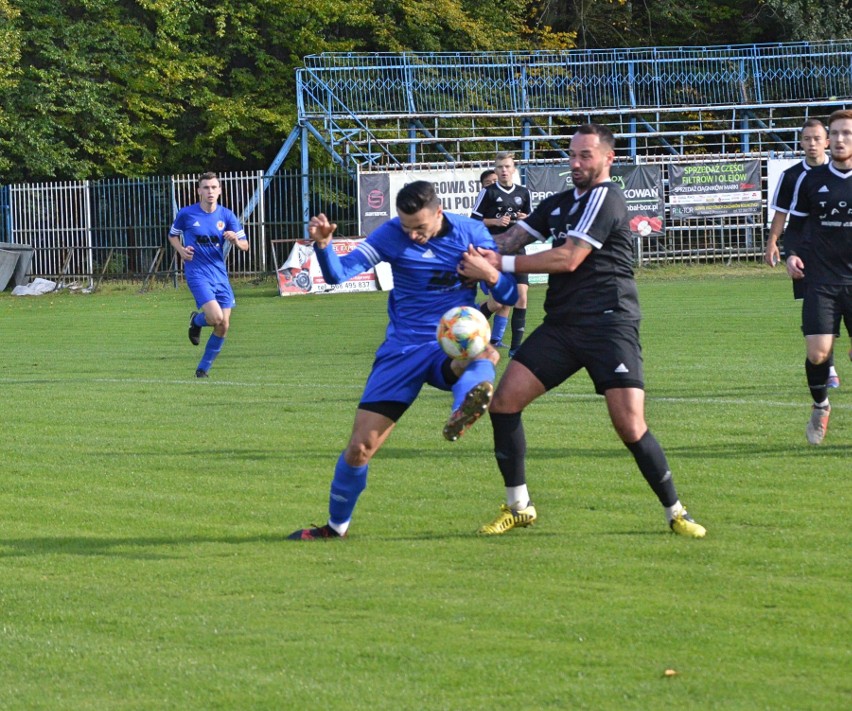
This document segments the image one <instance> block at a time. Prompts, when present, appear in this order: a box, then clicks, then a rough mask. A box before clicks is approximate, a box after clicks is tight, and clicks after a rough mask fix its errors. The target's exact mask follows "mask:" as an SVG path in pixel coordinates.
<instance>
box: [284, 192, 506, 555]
mask: <svg viewBox="0 0 852 711" xmlns="http://www.w3.org/2000/svg"><path fill="white" fill-rule="evenodd" d="M396 209H397V217H395V218H394V219H392V220H390V221H388V222H386V223H385V224H384V225H382V226H381V227H379V228H378V229H376V230H374V231H373V232H372V233H371V234H370V235H369V236H368V237H367V239H366V240H364V241H363V242H361V243H360V244H359V245H358V247H357V248H356V249H355V250H354V251H353V252H351V253H349V254H347V255H346V256H344V257H343V258H340V257H338V256H337V255H336V254H335V252H334V248H333V247H332V246H331V238H332V234H333V233H334V231H335V229H336V228H337V225H335V224H333V223H330V222H329V220H328V218H327V217H326V216H325V215H317V216H315V217H312V218H311V220H310V223H309V224H308V234H309V235H310V237H311V239H312V240H313V241H314V250H315V251H314V253H315V255H316V258H317V261H318V262H319V265H320V268H321V269H322V274H323V277H324V278H325V280H326V281H327V282H329V283H331V284H339V283H341V282H344V281H346V280H347V279H349V278H351V277H353V276H355V275H356V274H360V273H361V272H363V271H365V270H367V269H370V268H371V267H375V266H376V265H377V264H378V263H379V262H382V261H385V262H388V263H389V264H390V265H391V268H392V270H393V280H394V288H393V291H392V292H391V293H390V295H389V297H388V317H389V322H388V327H387V331H386V333H385V340H384V342H383V343H382V344H381V346H379V349H378V350H377V351H376V357H375V361H374V362H373V368H372V370H371V372H370V375H369V377H368V378H367V383H366V385H365V387H364V393H363V395H362V396H361V402H360V403H359V404H358V410H357V412H356V414H355V423H354V425H353V427H352V435H351V437H350V439H349V444H348V445H347V446H346V449H345V450H344V451H343V452H342V453H341V455H340V457H339V458H338V460H337V465H336V466H335V469H334V477H333V479H332V482H331V492H330V496H329V507H328V511H329V518H328V523H326V524H325V525H323V526H319V527H314V528H303V529H299V530H297V531H295V532H294V533H292V534H291V535H290V536H289V537H288V538H290V539H291V540H301V541H307V540H319V539H330V538H341V537H343V536H345V535H346V534H347V531H348V529H349V522H350V519H351V518H352V512H353V511H354V509H355V504H356V502H357V501H358V496H359V495H360V494H361V492H362V491H363V490H364V489H365V487H366V486H367V469H368V466H369V462H370V460H371V459H372V458H373V456H374V455H375V454H376V452H378V450H379V448H380V447H381V446H382V444H383V443H384V442H385V440H386V439H387V438H388V436H389V435H390V433H391V431H392V430H393V428H394V426H395V425H396V423H397V421H398V420H399V418H400V417H402V415H403V414H404V413H405V411H406V410H407V409H408V407H409V406H410V405H411V403H413V402H414V400H415V398H416V397H417V395H418V394H419V392H420V390H421V388H422V387H423V385H424V384H426V383H428V384H429V385H431V386H433V387H435V388H438V389H439V390H450V391H452V394H453V411H452V414H451V415H450V418H449V420H447V423H446V425H445V426H444V431H443V434H444V437H445V438H446V439H448V440H449V441H451V442H454V441H455V440H457V439H458V438H459V437H460V436H461V435H462V434H463V433H464V432H465V431H466V430H467V429H468V428H469V427H470V426H471V425H472V424H473V423H474V422H476V421H477V420H478V419H479V418H480V417H481V416H482V415H483V414H484V413H485V412H486V411H487V410H488V406H489V404H490V403H491V397H492V394H493V392H494V385H493V383H494V376H495V370H494V366H495V364H496V363H497V361H498V360H499V357H500V356H499V354H498V353H497V351H496V350H495V349H494V348H493V347H491V346H489V347H488V348H487V349H486V350H485V352H483V353H482V354H481V355H479V356H478V357H477V358H474V359H472V360H469V361H458V360H452V359H450V358H449V357H448V356H447V355H446V354H445V353H444V352H443V351H442V350H441V346H440V344H439V343H438V340H437V338H436V336H435V331H436V329H437V326H438V322H439V321H440V319H441V316H442V315H443V314H444V312H446V311H447V310H448V309H450V308H452V307H454V306H474V307H475V296H476V286H477V285H476V282H473V281H470V280H468V279H465V278H463V277H462V276H461V275H460V274H459V273H458V266H459V262H460V260H461V258H462V255H465V254H467V255H468V258H467V259H468V261H469V263H471V264H474V263H475V264H476V265H477V266H478V267H479V269H480V270H481V273H482V275H483V279H484V280H485V281H486V282H487V283H488V286H489V288H490V289H491V290H492V293H494V294H495V296H496V297H497V298H499V299H500V302H501V303H505V304H513V303H514V302H515V301H516V300H517V298H518V289H517V284H516V282H515V279H514V278H513V277H512V276H510V275H506V274H501V273H500V272H499V271H498V270H497V269H495V268H493V267H491V266H490V265H489V264H488V263H487V261H486V260H485V259H484V258H482V257H480V256H479V254H478V252H477V251H476V250H477V248H484V249H488V250H496V249H497V245H496V244H495V242H494V240H493V238H492V237H491V235H490V234H489V233H488V230H487V229H485V227H484V226H483V225H482V223H481V222H476V221H475V220H471V219H470V218H468V217H464V216H462V215H452V214H448V213H445V212H444V211H443V209H442V207H441V201H440V199H439V197H438V195H437V194H436V193H435V188H434V186H433V185H432V183H429V182H426V181H423V180H419V181H416V182H413V183H409V184H408V185H406V186H404V187H403V188H402V190H400V191H399V193H398V194H397V196H396Z"/></svg>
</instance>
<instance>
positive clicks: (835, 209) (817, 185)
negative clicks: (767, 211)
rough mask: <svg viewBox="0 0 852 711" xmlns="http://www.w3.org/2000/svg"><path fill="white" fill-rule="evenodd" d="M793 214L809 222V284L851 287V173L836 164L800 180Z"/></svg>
mask: <svg viewBox="0 0 852 711" xmlns="http://www.w3.org/2000/svg"><path fill="white" fill-rule="evenodd" d="M790 214H791V215H792V216H793V217H794V218H798V219H799V220H806V221H807V225H806V227H805V229H807V230H809V232H810V250H809V258H808V263H807V264H805V272H806V273H807V279H808V283H809V284H842V285H850V284H852V171H849V172H847V173H843V172H841V171H840V170H838V169H837V168H835V167H834V164H832V163H829V164H828V165H822V166H819V167H818V168H813V169H812V170H809V171H807V172H805V173H802V175H801V176H799V180H798V182H797V184H796V189H795V193H794V197H793V205H792V207H791V208H790Z"/></svg>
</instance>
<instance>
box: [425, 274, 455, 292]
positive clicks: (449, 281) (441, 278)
mask: <svg viewBox="0 0 852 711" xmlns="http://www.w3.org/2000/svg"><path fill="white" fill-rule="evenodd" d="M458 283H459V275H458V274H456V273H455V272H434V273H433V274H432V276H431V278H430V279H429V291H449V290H450V289H453V288H455V286H456V285H457V284H458Z"/></svg>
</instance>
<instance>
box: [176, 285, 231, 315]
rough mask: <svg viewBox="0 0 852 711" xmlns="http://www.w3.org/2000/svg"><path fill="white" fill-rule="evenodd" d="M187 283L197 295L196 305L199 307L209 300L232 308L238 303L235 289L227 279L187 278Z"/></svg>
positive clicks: (225, 307)
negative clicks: (215, 280)
mask: <svg viewBox="0 0 852 711" xmlns="http://www.w3.org/2000/svg"><path fill="white" fill-rule="evenodd" d="M186 285H187V286H188V287H189V290H190V291H191V292H192V295H193V296H194V297H195V305H196V306H197V307H198V308H199V309H200V308H201V307H202V306H204V304H206V303H207V302H208V301H218V302H219V306H221V307H222V308H223V309H232V308H234V306H236V305H237V300H236V299H235V298H234V290H233V289H231V285H230V284H229V283H228V282H227V281H225V282H221V281H217V282H212V283H211V282H210V281H209V280H207V279H198V280H195V279H192V280H190V279H187V280H186Z"/></svg>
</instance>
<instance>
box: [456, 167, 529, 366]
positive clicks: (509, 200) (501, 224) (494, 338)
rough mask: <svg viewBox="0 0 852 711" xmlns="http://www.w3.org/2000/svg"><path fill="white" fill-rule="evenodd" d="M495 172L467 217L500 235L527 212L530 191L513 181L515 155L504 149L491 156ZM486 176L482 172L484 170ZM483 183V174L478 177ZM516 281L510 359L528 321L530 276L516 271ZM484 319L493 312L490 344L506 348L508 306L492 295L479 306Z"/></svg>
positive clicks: (519, 342)
mask: <svg viewBox="0 0 852 711" xmlns="http://www.w3.org/2000/svg"><path fill="white" fill-rule="evenodd" d="M494 172H495V174H496V176H497V180H496V181H495V182H492V183H491V184H490V185H487V186H486V185H484V184H483V190H482V191H481V192H480V193H479V195H478V196H477V198H476V202H475V203H474V205H473V210H472V212H471V213H470V216H471V217H472V218H473V219H474V220H481V221H482V223H483V224H484V225H485V226H486V227H487V228H488V231H489V232H490V233H491V234H492V235H499V234H503V233H504V232H505V231H506V230H508V229H509V227H511V226H512V225H513V224H515V223H516V222H517V221H518V220H520V219H523V218H524V217H526V216H527V215H528V214H529V212H530V191H529V190H527V189H526V188H525V187H523V186H522V185H516V184H515V173H516V172H517V169H516V167H515V155H514V153H509V152H507V151H502V152H500V153H498V154H497V156H496V157H495V159H494ZM483 175H485V173H483ZM479 180H480V183H482V176H480V179H479ZM515 278H516V279H517V282H518V301H517V303H516V304H515V306H514V308H513V309H512V340H511V342H510V344H509V357H510V358H511V357H512V356H513V355H514V354H515V351H516V350H518V347H519V346H520V345H521V341H523V340H524V331H526V324H527V290H528V289H529V283H530V282H529V277H528V276H527V275H526V274H516V275H515ZM479 310H480V311H482V313H483V314H484V316H485V318H490V317H491V314H494V328H493V329H492V331H491V343H492V344H494V345H495V346H497V347H498V348H503V347H505V344H504V343H503V334H504V333H505V332H506V326H507V325H508V323H509V305H508V304H501V303H499V301H498V300H497V299H495V298H494V296H493V295H489V297H488V299H487V300H486V301H485V302H484V303H482V304H481V305H480V307H479Z"/></svg>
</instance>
